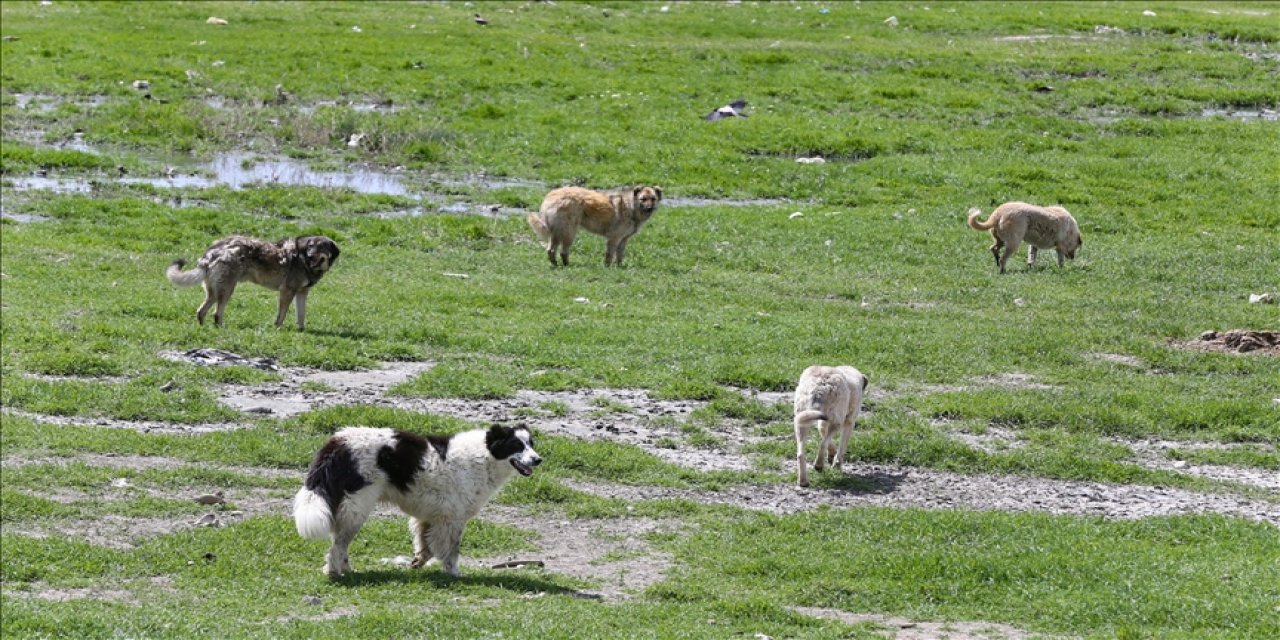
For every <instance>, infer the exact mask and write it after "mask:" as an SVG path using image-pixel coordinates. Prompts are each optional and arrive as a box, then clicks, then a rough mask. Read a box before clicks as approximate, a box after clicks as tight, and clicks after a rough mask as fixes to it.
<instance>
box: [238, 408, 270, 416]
mask: <svg viewBox="0 0 1280 640" xmlns="http://www.w3.org/2000/svg"><path fill="white" fill-rule="evenodd" d="M244 412H245V413H256V414H258V415H263V416H269V415H271V414H273V413H275V412H276V411H275V409H272V408H271V407H249V408H248V409H245V410H244Z"/></svg>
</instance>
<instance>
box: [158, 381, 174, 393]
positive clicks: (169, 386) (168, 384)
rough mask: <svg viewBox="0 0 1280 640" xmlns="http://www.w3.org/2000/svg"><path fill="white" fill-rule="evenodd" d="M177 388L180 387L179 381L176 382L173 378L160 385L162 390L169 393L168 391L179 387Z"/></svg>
mask: <svg viewBox="0 0 1280 640" xmlns="http://www.w3.org/2000/svg"><path fill="white" fill-rule="evenodd" d="M177 388H178V383H176V382H174V381H172V380H170V381H168V382H166V383H164V384H162V385H160V390H161V391H163V392H165V393H168V392H170V391H173V390H174V389H177Z"/></svg>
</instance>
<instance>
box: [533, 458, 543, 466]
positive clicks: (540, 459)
mask: <svg viewBox="0 0 1280 640" xmlns="http://www.w3.org/2000/svg"><path fill="white" fill-rule="evenodd" d="M540 464H542V456H534V457H533V466H535V467H536V466H538V465H540Z"/></svg>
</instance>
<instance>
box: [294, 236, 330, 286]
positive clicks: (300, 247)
mask: <svg viewBox="0 0 1280 640" xmlns="http://www.w3.org/2000/svg"><path fill="white" fill-rule="evenodd" d="M294 242H295V245H294V246H295V247H296V248H297V251H298V256H299V257H301V258H302V261H303V263H304V264H306V265H307V270H308V271H310V272H311V273H312V274H313V275H314V276H315V277H316V278H319V277H320V276H322V275H324V273H325V272H326V271H328V270H329V268H330V267H332V266H333V263H334V262H335V261H336V260H337V259H338V254H339V253H340V251H338V244H337V243H336V242H334V241H333V240H330V239H329V238H326V237H324V236H303V237H301V238H298V239H296V240H295V241H294Z"/></svg>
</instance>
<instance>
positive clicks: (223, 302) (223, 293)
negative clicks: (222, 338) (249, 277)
mask: <svg viewBox="0 0 1280 640" xmlns="http://www.w3.org/2000/svg"><path fill="white" fill-rule="evenodd" d="M235 291H236V283H235V282H231V283H228V284H226V285H225V286H223V288H222V289H221V290H219V291H218V292H217V297H218V308H217V309H215V310H214V311H213V324H214V325H216V326H219V327H221V326H222V319H223V318H224V317H225V315H226V310H227V302H229V301H230V300H231V294H233V293H235Z"/></svg>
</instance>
